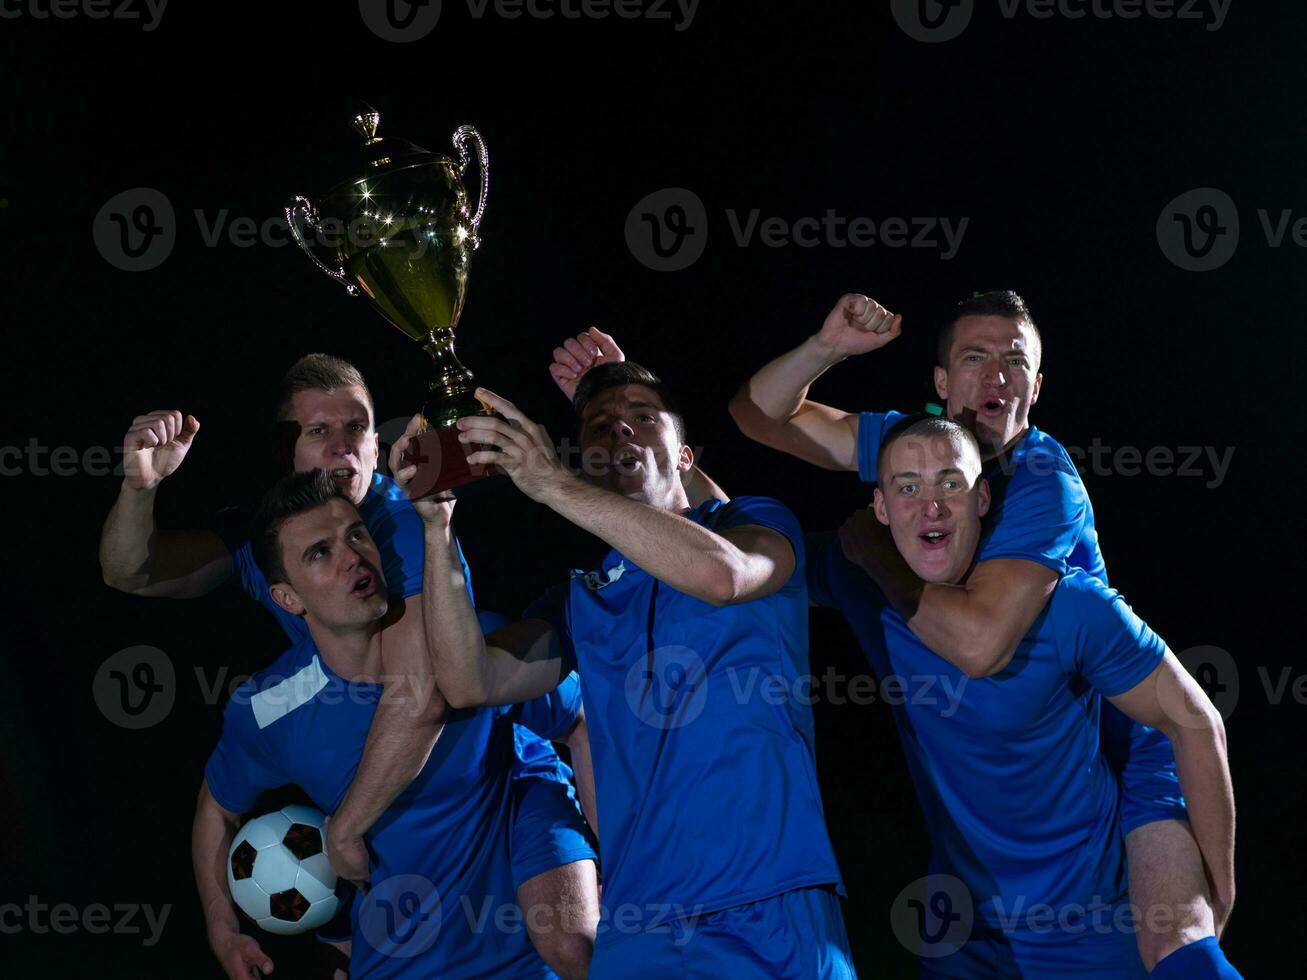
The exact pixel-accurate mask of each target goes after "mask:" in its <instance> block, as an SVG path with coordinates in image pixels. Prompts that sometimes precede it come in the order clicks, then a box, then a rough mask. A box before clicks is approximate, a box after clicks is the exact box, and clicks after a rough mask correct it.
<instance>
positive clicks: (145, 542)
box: [100, 411, 232, 599]
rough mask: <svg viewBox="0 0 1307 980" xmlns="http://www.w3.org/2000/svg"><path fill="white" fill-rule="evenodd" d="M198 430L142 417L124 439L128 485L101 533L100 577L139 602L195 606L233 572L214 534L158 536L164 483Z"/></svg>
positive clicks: (154, 415)
mask: <svg viewBox="0 0 1307 980" xmlns="http://www.w3.org/2000/svg"><path fill="white" fill-rule="evenodd" d="M199 429H200V423H199V422H198V421H196V419H195V418H194V416H191V415H187V416H185V417H183V416H182V413H181V412H177V411H159V412H150V413H149V414H147V415H138V416H137V417H136V418H135V419H134V420H133V422H132V426H131V428H129V429H128V430H127V434H126V435H125V436H124V437H123V483H122V489H121V490H120V491H119V493H118V499H117V500H116V501H115V502H114V505H113V507H112V509H110V511H109V516H108V517H107V518H106V519H105V522H104V529H103V530H102V531H101V533H100V571H101V574H102V575H103V577H104V582H105V584H106V585H108V586H110V587H111V588H115V589H118V590H119V591H122V592H129V593H131V594H133V595H143V596H166V597H168V598H173V599H189V598H193V597H196V596H202V595H204V594H206V593H208V592H211V591H213V590H214V589H215V588H217V587H218V586H219V585H221V584H222V583H223V582H225V581H226V580H227V579H228V578H230V577H231V573H232V560H231V555H230V553H228V551H227V548H226V546H225V545H224V544H223V542H222V539H221V538H219V537H218V536H217V535H216V534H214V533H212V532H211V531H203V530H197V531H160V530H159V529H158V528H156V527H155V523H154V497H155V494H156V493H157V492H158V489H159V484H160V483H161V482H162V481H163V480H164V479H166V478H167V477H168V476H170V475H172V474H173V473H174V472H176V470H177V467H178V466H180V465H181V462H182V460H183V459H185V457H186V453H187V452H188V451H189V449H190V447H191V442H192V441H193V440H194V438H195V434H196V433H197V432H198V431H199Z"/></svg>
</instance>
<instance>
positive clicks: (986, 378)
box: [935, 316, 1043, 452]
mask: <svg viewBox="0 0 1307 980" xmlns="http://www.w3.org/2000/svg"><path fill="white" fill-rule="evenodd" d="M1040 354H1041V351H1040V350H1039V341H1038V340H1037V339H1036V337H1035V332H1034V329H1033V328H1032V327H1031V326H1030V325H1029V324H1027V323H1025V322H1020V323H1018V321H1016V320H1012V319H1010V318H1008V317H1002V316H964V317H962V318H961V319H960V320H958V322H957V325H956V327H955V329H954V331H953V346H952V348H951V349H950V351H949V359H948V370H944V369H943V368H939V367H937V368H935V390H936V391H937V392H939V397H940V398H943V399H945V401H947V402H948V414H949V417H950V418H955V419H963V418H969V417H970V414H971V412H974V413H975V416H976V421H975V433H976V438H977V439H979V440H980V445H981V447H982V448H983V449H985V450H986V451H987V452H997V451H998V450H1000V449H1002V448H1004V447H1005V446H1007V445H1008V444H1009V443H1011V442H1012V441H1013V440H1014V439H1016V438H1017V437H1018V436H1020V435H1022V434H1023V433H1024V432H1025V431H1026V429H1027V428H1028V427H1029V425H1030V422H1029V417H1030V406H1031V405H1033V404H1035V402H1036V401H1037V400H1038V399H1039V387H1040V384H1041V383H1042V381H1043V375H1041V374H1040V373H1039V358H1040Z"/></svg>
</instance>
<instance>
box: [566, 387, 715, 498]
mask: <svg viewBox="0 0 1307 980" xmlns="http://www.w3.org/2000/svg"><path fill="white" fill-rule="evenodd" d="M581 459H582V473H583V476H584V477H585V479H586V480H587V481H589V482H590V483H594V484H596V485H598V486H601V487H605V488H606V489H608V490H613V491H615V492H616V493H620V494H622V495H623V496H627V497H637V498H639V499H642V500H647V501H649V502H655V501H656V500H657V499H658V498H659V497H660V495H662V494H663V493H664V492H665V491H666V490H667V488H668V487H670V486H672V485H676V486H679V485H680V482H681V476H680V474H681V473H682V472H683V471H685V470H688V469H689V468H690V466H691V465H692V464H693V463H694V454H693V453H692V452H691V451H690V448H689V447H688V446H683V445H681V440H680V439H679V438H678V437H677V434H676V423H675V422H674V421H673V419H672V416H671V413H669V412H668V411H667V410H666V409H665V408H664V407H663V403H662V399H661V398H659V397H658V393H657V392H655V391H653V390H652V389H651V388H647V387H645V386H644V385H638V384H636V385H626V386H625V387H622V388H610V389H608V390H607V391H602V392H600V393H599V394H598V395H596V396H595V397H594V398H592V399H590V402H589V403H588V404H587V405H586V407H585V412H584V414H583V415H582V416H581Z"/></svg>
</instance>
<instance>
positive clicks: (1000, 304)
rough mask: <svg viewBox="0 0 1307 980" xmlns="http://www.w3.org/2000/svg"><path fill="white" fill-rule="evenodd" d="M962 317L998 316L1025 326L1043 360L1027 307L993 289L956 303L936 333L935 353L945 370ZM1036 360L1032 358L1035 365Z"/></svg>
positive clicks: (1014, 296)
mask: <svg viewBox="0 0 1307 980" xmlns="http://www.w3.org/2000/svg"><path fill="white" fill-rule="evenodd" d="M964 316H1001V317H1004V318H1006V319H1008V320H1016V321H1017V322H1018V323H1025V324H1027V325H1028V326H1029V327H1030V329H1031V330H1032V331H1034V334H1035V342H1036V343H1037V344H1038V345H1039V355H1040V357H1042V356H1043V353H1044V338H1043V337H1042V336H1041V335H1040V333H1039V328H1038V327H1037V326H1035V321H1034V319H1033V318H1032V317H1031V316H1030V307H1028V306H1027V305H1026V301H1025V300H1024V299H1022V298H1021V296H1020V295H1019V294H1017V293H1015V292H1013V291H1012V290H1011V289H996V290H993V291H991V292H988V293H975V294H973V295H972V296H970V297H968V298H967V299H964V300H962V301H961V302H959V303H958V304H957V305H955V306H954V307H953V309H952V310H951V311H950V312H949V315H948V319H947V320H945V321H944V325H943V326H942V327H940V329H939V341H938V348H937V349H936V351H935V356H936V358H937V359H938V360H939V366H940V367H942V368H944V369H945V370H947V369H948V356H949V353H950V352H951V351H952V349H953V337H954V336H955V334H956V333H957V327H958V321H959V320H961V319H962V318H963V317H964ZM1040 357H1036V358H1033V360H1034V361H1035V362H1036V364H1038V362H1039V360H1040Z"/></svg>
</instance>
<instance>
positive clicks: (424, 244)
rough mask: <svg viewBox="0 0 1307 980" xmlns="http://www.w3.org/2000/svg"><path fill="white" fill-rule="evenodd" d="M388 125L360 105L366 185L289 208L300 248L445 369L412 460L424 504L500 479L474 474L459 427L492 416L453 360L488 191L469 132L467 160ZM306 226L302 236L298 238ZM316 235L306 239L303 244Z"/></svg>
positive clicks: (353, 183) (481, 153)
mask: <svg viewBox="0 0 1307 980" xmlns="http://www.w3.org/2000/svg"><path fill="white" fill-rule="evenodd" d="M380 122H381V116H380V114H379V113H378V112H377V111H376V110H375V109H373V108H371V107H370V106H361V107H360V108H359V110H358V111H357V112H356V113H355V114H354V116H353V118H352V119H351V124H352V125H353V127H354V129H355V131H356V132H358V133H359V135H361V136H362V137H363V139H364V141H365V142H364V143H363V174H362V175H361V176H359V177H356V178H353V179H351V180H346V181H343V182H341V183H339V184H337V185H336V186H335V187H334V188H332V189H331V190H330V191H328V192H327V193H326V194H325V195H323V196H322V197H320V198H319V199H318V201H317V202H316V203H314V202H312V201H310V200H309V199H308V198H306V197H302V196H297V197H295V198H294V199H293V200H292V203H291V204H290V205H288V206H287V208H286V222H287V224H288V225H289V227H290V230H291V233H292V234H293V235H294V237H295V241H296V242H297V243H298V244H299V246H300V248H302V249H303V250H304V252H305V254H307V255H308V257H309V258H310V259H312V260H313V264H314V265H316V266H317V267H318V268H319V269H321V270H322V271H323V272H325V273H326V274H327V275H328V276H330V277H331V278H332V279H335V280H336V281H337V282H339V283H340V284H341V285H343V286H344V287H345V291H346V292H347V293H349V295H351V296H359V295H363V296H366V297H367V298H368V300H369V301H371V303H372V306H373V307H374V308H375V309H376V311H377V312H378V313H380V314H381V315H382V316H383V317H385V318H386V319H387V320H389V321H390V322H391V323H392V324H393V325H394V326H396V327H398V328H399V329H400V330H402V331H403V332H404V334H405V335H406V336H408V337H410V338H412V339H413V340H415V341H417V342H418V343H419V344H421V345H422V348H423V350H425V351H426V352H427V353H428V354H429V355H431V359H432V360H433V361H434V362H435V365H436V376H435V379H434V380H433V381H432V382H431V384H430V385H429V386H428V387H429V393H428V396H427V400H426V404H424V405H423V406H422V416H423V419H424V420H425V426H424V431H423V432H422V433H421V434H420V435H419V436H418V437H417V439H416V440H415V442H416V447H417V448H416V450H414V449H413V448H412V447H410V449H409V452H408V454H407V455H406V461H407V462H409V463H417V466H418V473H417V476H416V477H414V479H413V483H412V485H411V486H410V488H409V492H410V495H411V496H414V497H426V496H430V495H431V494H434V493H439V492H440V491H443V490H450V489H453V488H454V487H459V486H462V485H463V484H466V483H470V482H472V481H473V480H478V479H481V478H482V477H485V476H490V475H492V474H494V473H496V472H498V471H497V470H496V468H495V467H493V466H472V465H470V464H469V463H468V461H467V455H466V454H467V453H468V452H471V451H472V449H471V448H469V449H467V450H464V448H463V445H462V443H460V442H459V441H458V429H457V428H456V427H455V425H454V423H455V422H456V421H457V420H458V419H459V418H462V417H463V416H465V415H483V414H486V409H485V407H484V406H483V405H482V404H481V402H479V401H478V400H477V398H476V396H475V394H474V392H475V390H476V385H475V384H473V381H472V372H470V371H469V370H468V369H467V368H466V367H464V366H463V364H462V363H461V362H460V361H459V359H458V356H457V355H456V354H455V353H454V329H455V327H457V326H458V318H459V315H460V314H461V313H462V312H463V300H464V298H465V297H466V295H467V270H468V264H469V260H470V259H471V257H472V253H473V252H474V251H476V249H477V247H478V246H480V244H481V240H480V238H479V237H478V230H479V228H480V225H481V216H482V214H483V213H484V212H485V208H486V194H487V192H488V190H489V188H490V178H489V171H488V160H487V158H486V144H485V141H484V140H482V138H481V134H480V133H478V132H477V131H476V129H475V128H473V127H472V126H461V127H459V129H458V130H457V131H456V132H455V133H454V149H455V151H456V152H457V153H458V160H457V161H455V160H451V159H450V158H449V157H446V156H441V155H440V154H437V153H432V152H430V151H428V150H424V149H422V148H421V147H418V146H414V145H413V144H411V143H406V142H404V141H402V140H395V139H388V138H382V137H380V136H378V135H377V129H378V126H379V125H380ZM469 144H470V146H471V147H472V148H473V149H475V151H476V156H477V164H478V167H479V169H480V172H481V173H480V176H481V186H480V193H479V195H478V197H477V203H476V209H475V210H473V209H472V208H470V207H469V206H468V195H467V190H466V188H464V186H463V180H462V178H463V175H464V173H465V172H466V171H467V168H468V164H469V163H470V162H471V161H470V155H469ZM301 226H302V227H301ZM305 230H307V232H308V234H305Z"/></svg>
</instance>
